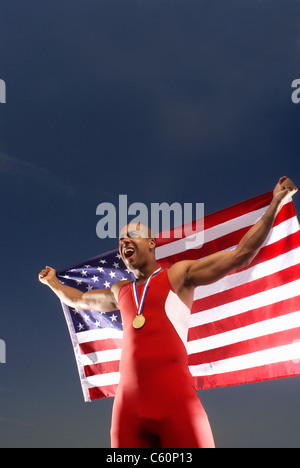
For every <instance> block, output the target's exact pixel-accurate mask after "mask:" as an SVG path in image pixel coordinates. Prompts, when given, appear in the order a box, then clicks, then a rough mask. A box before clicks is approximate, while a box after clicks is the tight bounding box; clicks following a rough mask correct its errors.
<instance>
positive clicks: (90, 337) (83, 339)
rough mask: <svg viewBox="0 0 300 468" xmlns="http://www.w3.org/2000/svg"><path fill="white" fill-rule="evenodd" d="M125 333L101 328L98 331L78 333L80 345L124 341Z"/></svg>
mask: <svg viewBox="0 0 300 468" xmlns="http://www.w3.org/2000/svg"><path fill="white" fill-rule="evenodd" d="M122 337H123V331H121V330H115V329H114V328H99V329H97V330H89V331H85V332H80V333H77V340H78V343H79V344H83V343H89V342H90V341H98V340H108V339H122Z"/></svg>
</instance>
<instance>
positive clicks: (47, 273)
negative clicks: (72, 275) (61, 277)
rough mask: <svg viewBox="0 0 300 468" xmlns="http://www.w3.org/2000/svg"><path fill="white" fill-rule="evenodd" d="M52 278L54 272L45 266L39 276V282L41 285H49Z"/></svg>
mask: <svg viewBox="0 0 300 468" xmlns="http://www.w3.org/2000/svg"><path fill="white" fill-rule="evenodd" d="M53 278H56V270H54V268H51V267H49V266H46V267H45V268H44V269H43V270H42V271H41V272H40V274H39V280H40V282H41V283H43V284H47V285H48V283H49V281H50V280H51V279H53Z"/></svg>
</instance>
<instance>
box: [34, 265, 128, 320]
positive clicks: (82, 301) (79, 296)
mask: <svg viewBox="0 0 300 468" xmlns="http://www.w3.org/2000/svg"><path fill="white" fill-rule="evenodd" d="M39 280H40V282H41V283H43V284H46V285H47V286H49V288H51V289H52V291H53V292H54V293H55V294H56V296H57V297H58V298H59V299H60V300H61V301H62V302H64V303H65V304H66V305H68V306H69V307H74V308H76V309H82V310H96V311H99V312H112V311H113V310H116V309H118V301H117V296H118V291H119V287H118V284H116V285H113V287H112V288H111V289H95V290H93V291H88V292H85V293H84V292H81V291H79V290H78V289H76V288H71V287H70V286H66V285H64V284H62V283H61V282H60V281H59V279H58V278H57V276H56V270H54V269H53V268H51V267H46V268H45V269H44V270H42V271H41V272H40V274H39Z"/></svg>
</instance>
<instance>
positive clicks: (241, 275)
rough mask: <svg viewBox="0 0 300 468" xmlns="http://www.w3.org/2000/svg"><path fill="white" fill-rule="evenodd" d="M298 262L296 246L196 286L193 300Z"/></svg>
mask: <svg viewBox="0 0 300 468" xmlns="http://www.w3.org/2000/svg"><path fill="white" fill-rule="evenodd" d="M298 263H300V247H297V248H296V249H294V250H291V251H289V252H287V253H285V254H282V255H278V256H277V257H274V258H272V259H271V260H267V261H265V262H263V263H259V264H257V265H255V266H253V267H252V268H248V269H247V270H245V271H240V272H237V273H234V274H232V275H229V276H226V277H225V278H222V279H221V280H219V281H217V282H216V283H213V284H209V285H207V286H200V287H198V288H196V289H195V295H194V300H199V299H203V298H205V297H209V296H212V295H213V294H216V293H219V292H222V291H228V290H229V289H234V288H236V287H237V286H241V285H243V284H246V283H249V282H251V281H254V280H257V279H260V278H264V277H266V276H269V275H272V274H274V273H278V272H280V271H282V270H285V269H286V268H288V267H291V266H295V265H297V264H298Z"/></svg>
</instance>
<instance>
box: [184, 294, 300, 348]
mask: <svg viewBox="0 0 300 468" xmlns="http://www.w3.org/2000/svg"><path fill="white" fill-rule="evenodd" d="M299 304H300V296H296V297H292V298H290V299H285V300H283V301H280V302H277V303H275V304H270V305H267V306H263V307H258V308H254V309H251V310H249V311H247V312H245V313H242V314H238V313H237V314H236V315H235V316H234V317H228V318H225V319H222V320H218V321H216V322H211V323H207V324H205V325H200V326H199V327H195V328H191V329H190V330H189V342H190V343H192V342H193V341H195V340H197V339H201V338H206V337H208V336H213V335H217V334H218V333H225V332H227V331H230V330H235V329H236V328H237V327H246V326H248V325H250V324H252V323H258V322H261V321H264V320H269V319H271V318H276V317H280V316H281V315H286V314H290V313H293V312H297V310H298V309H299Z"/></svg>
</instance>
